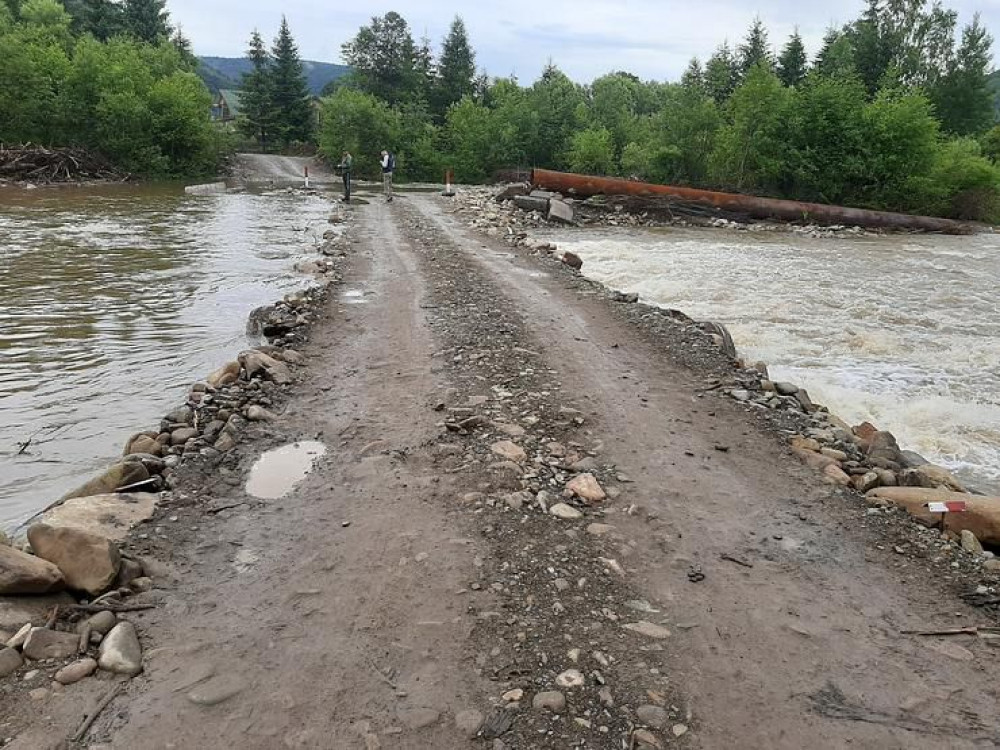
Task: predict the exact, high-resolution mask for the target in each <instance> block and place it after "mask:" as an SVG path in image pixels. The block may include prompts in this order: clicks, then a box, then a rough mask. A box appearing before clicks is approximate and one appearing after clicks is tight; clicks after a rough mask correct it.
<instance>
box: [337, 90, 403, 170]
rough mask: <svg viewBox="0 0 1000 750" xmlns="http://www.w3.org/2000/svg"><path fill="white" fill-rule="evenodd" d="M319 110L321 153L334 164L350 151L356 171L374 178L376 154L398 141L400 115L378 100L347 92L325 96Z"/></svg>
mask: <svg viewBox="0 0 1000 750" xmlns="http://www.w3.org/2000/svg"><path fill="white" fill-rule="evenodd" d="M322 107H323V117H322V122H323V125H322V127H321V129H320V134H319V147H320V152H321V153H322V154H323V155H324V156H325V157H326V158H327V159H328V160H331V161H334V163H336V162H339V161H340V155H341V153H342V152H343V151H350V152H351V154H352V155H353V156H354V164H355V167H354V168H355V171H356V172H357V173H358V174H361V175H367V176H370V177H374V176H375V175H376V174H377V172H378V164H379V152H380V151H381V150H382V149H383V148H384V147H385V145H386V144H392V143H396V142H397V141H398V140H399V134H400V130H401V120H400V115H399V113H398V112H397V111H395V110H393V109H392V108H390V107H389V105H388V104H386V103H385V102H384V101H381V100H380V99H379V98H378V97H376V96H373V95H372V94H366V93H364V92H363V91H356V90H352V89H349V88H342V89H339V90H337V91H336V92H335V93H334V94H333V95H332V96H328V97H327V98H326V99H324V100H323V104H322Z"/></svg>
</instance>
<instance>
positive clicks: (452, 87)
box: [434, 16, 476, 117]
mask: <svg viewBox="0 0 1000 750" xmlns="http://www.w3.org/2000/svg"><path fill="white" fill-rule="evenodd" d="M475 76H476V55H475V52H473V50H472V46H471V45H470V44H469V35H468V32H467V31H466V29H465V22H464V21H463V20H462V18H461V17H460V16H455V20H454V21H452V22H451V29H450V30H449V32H448V36H447V37H446V38H445V40H444V44H443V45H442V47H441V60H440V62H439V63H438V75H437V92H436V93H437V95H436V96H435V100H434V109H435V114H437V115H439V116H440V117H443V116H444V114H445V113H446V112H447V111H448V107H450V106H451V105H452V104H454V103H455V102H457V101H459V100H460V99H461V98H462V97H463V96H471V95H472V93H473V90H474V89H473V86H474V79H475Z"/></svg>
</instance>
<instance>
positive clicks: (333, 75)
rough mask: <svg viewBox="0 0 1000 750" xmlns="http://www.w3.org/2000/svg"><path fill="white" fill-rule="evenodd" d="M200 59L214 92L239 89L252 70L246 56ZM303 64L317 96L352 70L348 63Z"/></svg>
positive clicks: (207, 81)
mask: <svg viewBox="0 0 1000 750" xmlns="http://www.w3.org/2000/svg"><path fill="white" fill-rule="evenodd" d="M198 61H199V62H200V63H201V64H200V65H199V67H198V74H199V75H200V76H201V78H202V80H203V81H205V85H206V86H208V88H209V89H210V90H211V91H213V92H216V91H218V90H219V89H238V88H239V87H240V79H241V77H242V76H243V74H244V73H249V72H250V61H249V60H247V59H246V58H245V57H210V56H205V57H199V58H198ZM302 66H303V68H304V69H305V74H306V82H307V83H308V84H309V91H310V92H311V93H313V94H314V95H317V96H318V95H319V94H320V93H321V92H322V91H323V87H324V86H326V85H327V84H328V83H329V82H330V81H335V80H337V79H338V78H340V77H341V76H343V75H344V74H345V73H347V72H348V71H349V70H350V68H348V67H347V66H346V65H336V64H334V63H325V62H315V61H313V60H303V61H302Z"/></svg>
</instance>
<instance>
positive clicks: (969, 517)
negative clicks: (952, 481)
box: [868, 487, 1000, 544]
mask: <svg viewBox="0 0 1000 750" xmlns="http://www.w3.org/2000/svg"><path fill="white" fill-rule="evenodd" d="M868 497H869V498H874V499H881V500H886V501H888V502H890V503H892V504H893V505H898V506H899V507H901V508H905V509H906V511H907V512H909V513H910V514H911V515H912V516H914V517H915V518H917V519H918V520H920V521H922V522H924V523H927V524H936V523H939V522H940V521H941V514H940V513H931V512H929V511H928V510H927V508H925V507H924V506H925V505H926V504H927V503H946V502H964V503H965V505H966V508H967V510H966V512H964V513H947V514H946V515H945V517H944V527H945V529H946V530H948V531H954V532H955V533H956V534H960V533H961V532H963V531H971V532H972V533H973V534H975V535H976V538H977V539H978V540H979V541H980V542H983V543H985V544H1000V497H983V496H981V495H968V494H966V493H964V492H948V491H946V490H932V489H927V488H925V487H879V488H878V489H874V490H872V491H871V492H869V493H868Z"/></svg>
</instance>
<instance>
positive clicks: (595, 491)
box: [566, 474, 607, 505]
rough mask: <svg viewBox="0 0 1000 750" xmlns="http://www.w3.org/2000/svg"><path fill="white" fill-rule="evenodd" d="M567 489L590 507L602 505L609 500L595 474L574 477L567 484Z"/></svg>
mask: <svg viewBox="0 0 1000 750" xmlns="http://www.w3.org/2000/svg"><path fill="white" fill-rule="evenodd" d="M566 489H568V490H570V491H572V492H573V494H574V495H577V496H578V497H580V498H583V500H584V501H585V502H586V503H587V504H588V505H594V504H595V503H601V502H604V500H605V499H607V494H605V492H604V490H603V489H602V488H601V485H600V484H599V483H598V481H597V479H596V478H595V477H594V475H593V474H580V475H579V476H577V477H573V479H572V480H570V481H569V482H568V483H567V484H566Z"/></svg>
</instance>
